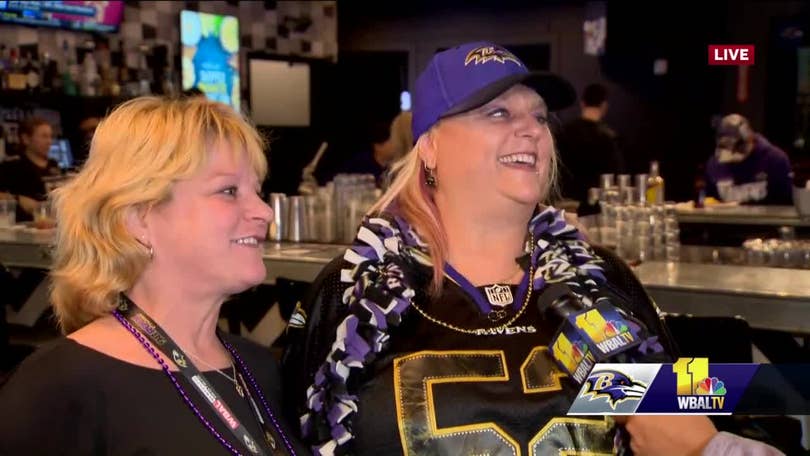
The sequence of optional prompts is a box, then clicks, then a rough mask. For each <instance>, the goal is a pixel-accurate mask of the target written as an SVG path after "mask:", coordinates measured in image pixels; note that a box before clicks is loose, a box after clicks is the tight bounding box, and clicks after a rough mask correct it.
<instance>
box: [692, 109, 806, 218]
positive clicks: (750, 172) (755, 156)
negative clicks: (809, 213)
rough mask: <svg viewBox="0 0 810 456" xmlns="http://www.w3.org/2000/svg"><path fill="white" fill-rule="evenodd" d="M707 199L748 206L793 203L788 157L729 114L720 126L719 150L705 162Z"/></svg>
mask: <svg viewBox="0 0 810 456" xmlns="http://www.w3.org/2000/svg"><path fill="white" fill-rule="evenodd" d="M706 196H711V197H714V198H718V199H720V200H722V201H726V202H737V203H744V204H745V203H747V204H785V205H790V204H793V177H792V171H791V164H790V159H789V158H788V155H787V154H786V153H785V152H784V151H783V150H782V149H780V148H778V147H776V146H775V145H773V144H771V143H770V142H769V141H768V140H767V139H766V138H765V137H764V136H762V135H761V134H759V133H757V132H756V131H754V130H753V128H751V124H750V123H749V122H748V119H746V118H745V117H743V116H741V115H739V114H729V115H727V116H725V117H723V119H722V120H721V121H720V124H719V125H718V127H717V135H716V149H715V152H714V155H713V156H712V157H711V158H709V160H708V162H707V163H706Z"/></svg>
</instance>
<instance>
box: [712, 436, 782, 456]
mask: <svg viewBox="0 0 810 456" xmlns="http://www.w3.org/2000/svg"><path fill="white" fill-rule="evenodd" d="M701 454H702V456H721V455H722V456H726V455H728V456H784V453H782V452H781V451H779V450H777V449H776V448H774V447H772V446H770V445H767V444H765V443H762V442H758V441H756V440H751V439H746V438H745V437H740V436H739V435H734V434H729V433H728V432H718V433H717V435H715V436H714V437H713V438H712V439H711V440H709V444H708V445H706V448H704V449H703V452H702V453H701Z"/></svg>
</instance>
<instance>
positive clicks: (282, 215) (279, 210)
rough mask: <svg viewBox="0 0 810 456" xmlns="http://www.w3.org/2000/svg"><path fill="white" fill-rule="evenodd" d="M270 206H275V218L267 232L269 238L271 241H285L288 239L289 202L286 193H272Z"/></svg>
mask: <svg viewBox="0 0 810 456" xmlns="http://www.w3.org/2000/svg"><path fill="white" fill-rule="evenodd" d="M269 204H270V207H271V208H273V220H272V221H271V222H270V226H269V228H268V232H267V239H268V240H270V241H277V242H278V241H283V240H285V239H287V217H288V211H289V202H288V201H287V195H285V194H284V193H271V194H270V201H269Z"/></svg>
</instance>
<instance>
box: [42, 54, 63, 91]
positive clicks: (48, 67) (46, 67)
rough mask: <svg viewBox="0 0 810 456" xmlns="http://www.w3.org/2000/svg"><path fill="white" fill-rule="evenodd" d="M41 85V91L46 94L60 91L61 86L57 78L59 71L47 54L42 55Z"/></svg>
mask: <svg viewBox="0 0 810 456" xmlns="http://www.w3.org/2000/svg"><path fill="white" fill-rule="evenodd" d="M41 72H42V84H41V90H42V91H43V92H46V93H50V92H55V91H58V90H59V89H61V87H62V84H61V80H60V78H59V69H58V68H57V65H56V61H55V60H53V59H52V58H51V54H50V53H49V52H45V53H44V54H42V69H41Z"/></svg>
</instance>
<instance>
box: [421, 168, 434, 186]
mask: <svg viewBox="0 0 810 456" xmlns="http://www.w3.org/2000/svg"><path fill="white" fill-rule="evenodd" d="M422 163H423V164H424V165H425V183H426V184H427V186H428V187H433V188H436V175H435V174H433V169H431V168H428V165H427V162H424V161H423V162H422Z"/></svg>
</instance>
